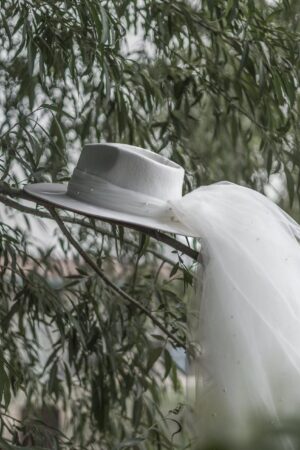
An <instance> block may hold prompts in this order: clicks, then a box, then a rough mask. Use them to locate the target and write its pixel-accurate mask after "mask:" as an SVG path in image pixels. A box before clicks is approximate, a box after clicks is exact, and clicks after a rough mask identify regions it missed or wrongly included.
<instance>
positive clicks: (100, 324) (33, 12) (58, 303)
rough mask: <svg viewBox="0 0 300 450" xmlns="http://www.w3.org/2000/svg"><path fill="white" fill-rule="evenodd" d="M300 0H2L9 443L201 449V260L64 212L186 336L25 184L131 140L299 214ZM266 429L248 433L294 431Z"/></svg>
mask: <svg viewBox="0 0 300 450" xmlns="http://www.w3.org/2000/svg"><path fill="white" fill-rule="evenodd" d="M299 14H300V5H299V2H298V1H297V0H295V1H292V0H284V1H281V0H278V1H270V0H269V1H265V0H197V1H192V0H190V1H183V0H180V1H179V0H173V1H172V2H171V1H165V0H123V1H121V0H64V1H63V0H52V1H51V2H46V1H43V0H0V215H1V216H0V221H1V222H0V292H1V294H0V298H1V301H0V321H1V327H0V336H1V339H0V399H1V408H0V448H3V449H5V450H6V449H13V450H16V449H17V448H24V447H25V448H27V449H28V450H29V449H31V448H32V449H36V450H37V449H42V448H51V449H58V448H59V449H64V448H71V449H79V448H84V449H101V450H102V449H105V450H106V449H123V448H131V449H150V450H151V449H155V450H156V449H157V450H160V449H175V448H179V449H186V448H196V447H195V445H196V444H195V443H194V441H193V436H192V433H191V431H190V428H189V425H188V422H189V419H188V417H189V409H190V408H191V404H190V402H187V392H186V390H187V389H186V386H190V389H192V384H193V380H192V379H187V378H189V377H188V376H187V373H186V372H187V371H186V367H187V356H186V351H187V347H188V345H189V342H188V338H187V336H188V327H187V313H188V306H189V299H190V298H191V295H192V291H193V287H192V284H193V274H194V273H195V270H196V268H197V264H196V262H195V261H193V260H191V259H190V258H188V257H186V256H184V255H183V254H181V253H180V252H179V251H175V250H173V249H172V248H171V247H168V246H167V245H163V244H161V243H159V242H157V241H156V240H154V239H152V238H150V237H149V236H147V235H145V234H143V233H139V232H136V231H133V230H129V229H126V228H124V227H122V226H120V225H113V224H107V223H104V222H102V221H100V220H97V221H96V220H92V219H87V218H83V217H81V216H74V215H73V214H71V213H70V214H68V213H66V212H61V217H62V218H63V220H64V221H65V224H66V226H67V227H68V229H69V230H70V231H71V233H72V236H73V237H75V238H76V240H77V241H78V242H79V243H80V245H81V247H82V249H83V250H84V251H85V252H86V253H87V254H88V255H90V256H91V257H93V259H94V260H95V261H96V262H97V264H98V267H99V268H101V269H102V270H103V271H104V272H105V273H106V274H107V275H109V277H110V278H111V280H112V281H113V282H114V283H115V285H116V286H118V287H121V288H122V289H123V290H124V291H125V292H127V293H128V294H130V295H131V296H132V297H133V298H135V299H136V300H138V301H139V302H140V303H141V304H142V305H143V306H145V307H146V308H147V309H148V310H149V311H151V312H152V314H154V315H155V317H157V319H158V320H159V321H160V322H161V324H162V325H163V328H164V329H165V330H167V331H168V332H169V334H172V335H173V336H174V337H175V338H176V342H174V341H173V340H172V339H170V338H169V337H168V336H167V335H166V334H165V333H164V332H163V330H162V329H160V328H157V327H156V326H155V325H153V322H152V321H151V320H150V319H149V317H148V316H147V315H146V314H144V313H143V312H141V311H140V310H139V309H138V308H136V307H134V306H132V305H130V304H127V303H126V302H125V301H124V299H122V298H120V296H118V295H116V294H115V293H114V292H112V291H111V290H110V289H109V288H108V287H107V285H106V284H105V283H104V282H103V281H102V280H101V279H99V277H97V276H96V275H95V274H94V273H93V271H91V270H90V268H89V267H87V265H86V263H85V262H84V261H83V259H82V258H81V257H80V256H79V255H78V253H77V252H76V250H74V249H73V248H72V246H71V245H70V243H69V242H68V240H67V239H66V238H65V237H64V235H63V234H62V233H61V232H60V230H59V228H58V227H57V224H56V223H55V221H53V220H52V218H51V216H49V213H48V212H47V211H46V210H45V209H43V208H42V207H41V206H36V205H35V204H34V203H31V202H29V201H27V200H24V199H23V198H22V191H21V189H22V187H23V186H24V185H25V184H26V183H28V182H31V183H33V182H42V181H55V182H62V183H66V182H68V180H69V177H70V175H71V174H72V170H73V168H74V166H75V165H76V162H77V159H78V157H79V154H80V151H81V149H82V146H83V145H84V144H85V143H91V142H123V143H129V144H133V145H137V146H141V147H145V148H149V149H151V150H153V151H155V152H157V153H160V154H162V155H165V156H167V157H169V158H171V159H172V160H173V161H176V162H177V163H179V164H180V165H182V166H183V167H184V169H185V181H184V193H187V192H189V191H191V190H193V189H195V188H196V187H198V186H200V185H205V184H210V183H214V182H218V181H221V180H228V181H231V182H235V183H238V184H242V185H245V186H249V187H252V188H255V189H257V190H258V191H260V192H262V193H264V194H266V195H267V196H269V197H271V198H272V199H273V200H274V201H275V202H277V203H278V204H280V205H281V206H282V207H283V208H284V209H285V210H286V211H287V212H288V213H289V214H291V215H292V216H293V217H294V218H296V219H297V220H299V219H300V217H299V192H300V191H299V189H300V175H299V174H300V172H299V167H300V150H299V145H298V142H299V137H300V136H299V126H298V125H299V91H298V88H299V52H300V46H299V43H300V35H299V17H300V16H299ZM195 213H197V212H195ZM178 239H181V240H182V241H183V242H184V243H185V244H186V245H188V246H190V247H192V248H194V249H198V250H199V249H200V247H199V243H197V242H194V240H192V239H189V240H185V239H183V238H178ZM178 342H179V343H181V344H180V345H179V343H178ZM190 397H191V398H192V394H191V395H190ZM186 417H187V419H185V418H186ZM288 426H289V427H290V428H289V429H290V430H292V431H291V432H292V433H294V434H295V435H297V430H298V425H297V424H296V425H295V424H294V423H293V424H289V425H288ZM263 431H264V429H263V427H262V430H258V436H264V437H263V438H261V439H260V440H257V441H253V442H255V443H253V442H252V443H251V446H252V447H251V446H250V447H249V448H261V449H263V448H266V449H267V448H274V449H275V448H280V447H276V445H280V442H281V441H280V440H278V439H277V440H276V439H275V441H274V439H273V440H271V441H270V440H269V439H267V438H265V436H269V434H268V433H269V430H266V431H265V433H263ZM273 431H274V430H273ZM275 431H276V433H281V432H282V430H275ZM275 431H274V432H275ZM275 436H277V434H276V435H275ZM257 439H259V438H257ZM274 442H277V444H275V443H274ZM278 443H279V444H278ZM210 448H220V449H221V448H225V444H224V443H221V444H219V443H214V444H212V447H210ZM226 448H227V447H226ZM299 448H300V447H299Z"/></svg>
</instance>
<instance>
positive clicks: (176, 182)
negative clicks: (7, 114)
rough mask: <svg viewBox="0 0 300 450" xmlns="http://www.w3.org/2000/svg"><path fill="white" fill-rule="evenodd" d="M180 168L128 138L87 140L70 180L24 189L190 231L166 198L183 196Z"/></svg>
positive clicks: (102, 214)
mask: <svg viewBox="0 0 300 450" xmlns="http://www.w3.org/2000/svg"><path fill="white" fill-rule="evenodd" d="M183 177H184V169H183V168H182V167H181V166H179V165H178V164H176V163H174V162H173V161H171V160H169V159H168V158H165V157H163V156H161V155H158V154H156V153H154V152H152V151H150V150H146V149H144V148H140V147H135V146H133V145H127V144H108V143H106V144H87V145H85V146H84V148H83V151H82V153H81V155H80V158H79V161H78V164H77V167H76V168H75V170H74V172H73V174H72V177H71V179H70V182H69V184H61V183H37V184H28V185H26V186H25V187H24V190H25V191H26V192H27V193H28V194H30V195H32V196H34V197H36V198H39V199H42V200H45V201H46V202H47V203H51V204H53V205H55V206H58V207H62V208H64V209H67V210H70V211H74V212H76V213H80V214H84V215H87V216H92V217H97V218H102V219H104V220H105V219H107V220H111V221H115V222H120V223H124V224H135V225H139V226H142V227H147V228H154V229H159V230H163V231H168V232H171V233H177V234H184V235H190V231H188V230H187V229H186V227H185V226H184V225H183V224H181V223H180V221H179V220H178V218H177V217H175V215H174V212H173V210H172V207H171V205H170V204H169V203H168V201H169V200H177V199H180V198H181V197H182V184H183Z"/></svg>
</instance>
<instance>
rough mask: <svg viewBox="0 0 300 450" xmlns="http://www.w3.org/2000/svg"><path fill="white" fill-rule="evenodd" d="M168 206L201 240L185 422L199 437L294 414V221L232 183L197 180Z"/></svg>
mask: <svg viewBox="0 0 300 450" xmlns="http://www.w3.org/2000/svg"><path fill="white" fill-rule="evenodd" d="M172 207H173V208H174V210H175V212H176V215H177V216H178V219H180V221H181V222H182V223H183V224H184V225H185V226H187V227H189V228H190V229H191V231H192V232H193V233H197V234H198V235H199V237H201V238H202V242H203V256H204V264H203V276H202V283H201V286H200V285H199V287H198V288H197V290H196V306H197V307H196V313H197V314H196V315H195V314H194V313H195V311H193V313H192V317H193V318H194V324H193V327H192V325H191V327H192V328H193V330H192V331H193V334H194V339H196V341H197V342H198V343H199V344H200V349H201V354H200V357H199V358H198V360H197V361H196V366H194V369H196V371H197V377H196V378H197V380H196V381H197V389H196V403H195V414H196V420H195V417H194V419H193V420H194V423H195V424H196V427H195V429H197V433H198V434H199V437H200V438H201V441H205V440H206V439H210V438H212V437H215V436H216V435H217V434H218V435H221V436H228V437H229V438H237V439H239V438H243V437H245V436H246V435H247V433H249V432H251V427H252V425H253V424H254V425H255V421H260V419H261V418H262V420H267V421H269V422H271V423H274V424H280V423H281V421H282V420H286V419H288V418H289V417H292V416H294V415H298V416H299V414H300V247H299V244H298V241H297V237H299V236H300V227H299V225H298V224H297V223H296V222H295V221H294V220H293V219H291V218H290V217H289V216H288V215H287V214H285V213H284V212H283V211H282V210H281V209H280V208H279V207H278V206H277V205H276V204H274V203H273V202H272V201H270V200H269V199H268V198H266V197H265V196H263V195H261V194H259V193H258V192H256V191H254V190H251V189H248V188H245V187H241V186H237V185H235V184H231V183H216V184H213V185H210V186H204V187H200V188H199V189H197V190H195V191H193V192H192V193H190V194H188V195H186V196H184V197H183V198H182V199H181V200H180V201H176V202H172ZM193 305H195V303H193ZM195 318H198V320H196V326H195ZM281 448H292V447H290V446H289V444H288V443H286V445H284V447H281Z"/></svg>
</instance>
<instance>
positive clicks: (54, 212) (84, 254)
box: [47, 206, 186, 348]
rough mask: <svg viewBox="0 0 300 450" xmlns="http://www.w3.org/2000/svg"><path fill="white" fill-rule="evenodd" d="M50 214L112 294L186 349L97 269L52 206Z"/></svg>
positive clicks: (142, 307)
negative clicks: (146, 317) (142, 314)
mask: <svg viewBox="0 0 300 450" xmlns="http://www.w3.org/2000/svg"><path fill="white" fill-rule="evenodd" d="M47 209H48V210H49V212H50V214H51V215H52V216H53V218H54V219H55V221H56V223H57V225H58V226H59V228H60V229H61V231H62V233H63V234H64V235H65V237H66V238H67V239H68V241H69V242H70V243H71V244H72V245H73V247H74V248H75V249H76V250H77V251H78V253H79V254H80V256H81V257H82V259H83V260H84V261H85V262H86V263H87V264H88V265H89V266H90V267H91V268H92V269H93V270H94V271H95V272H96V273H97V275H98V276H99V277H100V278H101V279H102V280H103V281H104V283H105V284H106V285H107V286H109V287H110V288H111V289H112V290H113V291H114V292H116V293H117V294H118V295H119V296H120V297H122V298H123V299H124V300H126V301H127V302H129V303H130V304H132V305H134V306H136V307H137V308H138V309H140V310H141V311H143V312H144V313H145V314H146V315H147V316H148V317H149V318H150V319H151V320H152V322H153V323H154V324H155V325H156V326H157V327H158V328H159V329H160V330H161V331H163V333H165V334H166V335H167V336H168V337H169V338H170V339H171V341H173V342H174V343H176V345H177V346H178V347H182V348H186V346H185V343H184V342H182V341H181V340H180V339H178V338H177V337H176V336H174V335H173V334H172V333H171V332H170V331H168V330H167V329H166V328H165V326H164V325H162V324H161V323H160V321H159V320H158V319H157V318H156V317H155V316H154V315H153V314H152V313H151V311H149V310H148V309H147V308H146V307H145V306H144V305H142V304H141V303H140V302H139V301H137V300H136V299H135V298H133V297H131V296H130V295H128V294H127V293H126V292H125V291H123V290H122V289H120V288H119V287H118V286H116V285H115V284H114V283H113V282H112V281H111V280H110V279H109V278H108V277H107V276H106V275H105V274H104V273H103V272H102V270H100V269H99V267H98V266H97V264H96V263H95V262H94V261H93V259H91V258H90V256H89V255H88V254H87V253H86V252H85V251H84V250H83V248H82V247H81V245H80V244H79V243H78V242H77V241H76V240H75V239H74V238H73V236H72V234H71V233H70V232H69V230H68V229H67V227H66V226H65V224H64V222H63V221H62V219H61V218H60V217H59V215H58V213H57V212H56V210H55V208H54V207H53V206H51V207H48V208H47Z"/></svg>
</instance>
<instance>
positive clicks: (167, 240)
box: [0, 184, 201, 262]
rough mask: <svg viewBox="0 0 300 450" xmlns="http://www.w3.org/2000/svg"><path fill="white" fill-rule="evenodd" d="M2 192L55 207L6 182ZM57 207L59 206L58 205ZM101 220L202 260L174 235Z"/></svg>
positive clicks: (39, 214)
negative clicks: (151, 238) (129, 229)
mask: <svg viewBox="0 0 300 450" xmlns="http://www.w3.org/2000/svg"><path fill="white" fill-rule="evenodd" d="M0 194H3V195H5V196H7V195H9V196H10V197H15V198H22V199H24V200H29V201H31V202H34V203H37V204H40V205H43V206H44V207H45V208H47V209H49V208H53V205H52V204H51V203H49V202H46V201H45V200H41V199H37V198H35V197H33V196H31V195H29V194H27V193H26V192H25V191H23V190H21V189H15V188H11V187H9V186H7V185H5V184H0ZM2 198H3V197H2ZM6 204H8V202H6ZM10 205H11V206H12V207H16V204H15V202H13V203H12V201H10ZM24 208H28V207H24V206H22V209H23V212H26V211H25V210H24ZM56 208H59V207H56ZM19 209H20V208H19ZM29 209H30V210H31V211H30V213H32V208H28V209H27V212H29V211H28V210H29ZM42 214H43V213H42V211H39V212H38V213H37V214H35V215H38V216H40V217H45V216H43V215H42ZM44 214H45V213H44ZM101 220H102V221H103V222H108V223H113V224H116V225H122V226H124V227H126V228H131V229H133V230H136V231H140V232H142V233H145V234H147V235H148V236H150V237H153V238H154V239H156V240H157V241H160V242H163V243H164V244H167V245H169V246H170V247H172V248H174V249H175V250H178V251H179V252H181V253H183V254H185V255H187V256H189V257H190V258H191V259H193V260H194V261H197V262H199V261H200V262H201V257H200V259H199V254H198V252H197V251H196V250H194V249H192V248H191V247H188V246H187V245H185V244H183V243H182V242H179V241H177V239H174V238H172V237H170V236H168V235H166V234H164V233H162V232H161V231H158V230H152V229H150V228H145V227H140V226H138V225H133V224H128V223H123V222H122V223H121V222H116V221H112V220H107V219H104V218H101Z"/></svg>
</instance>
